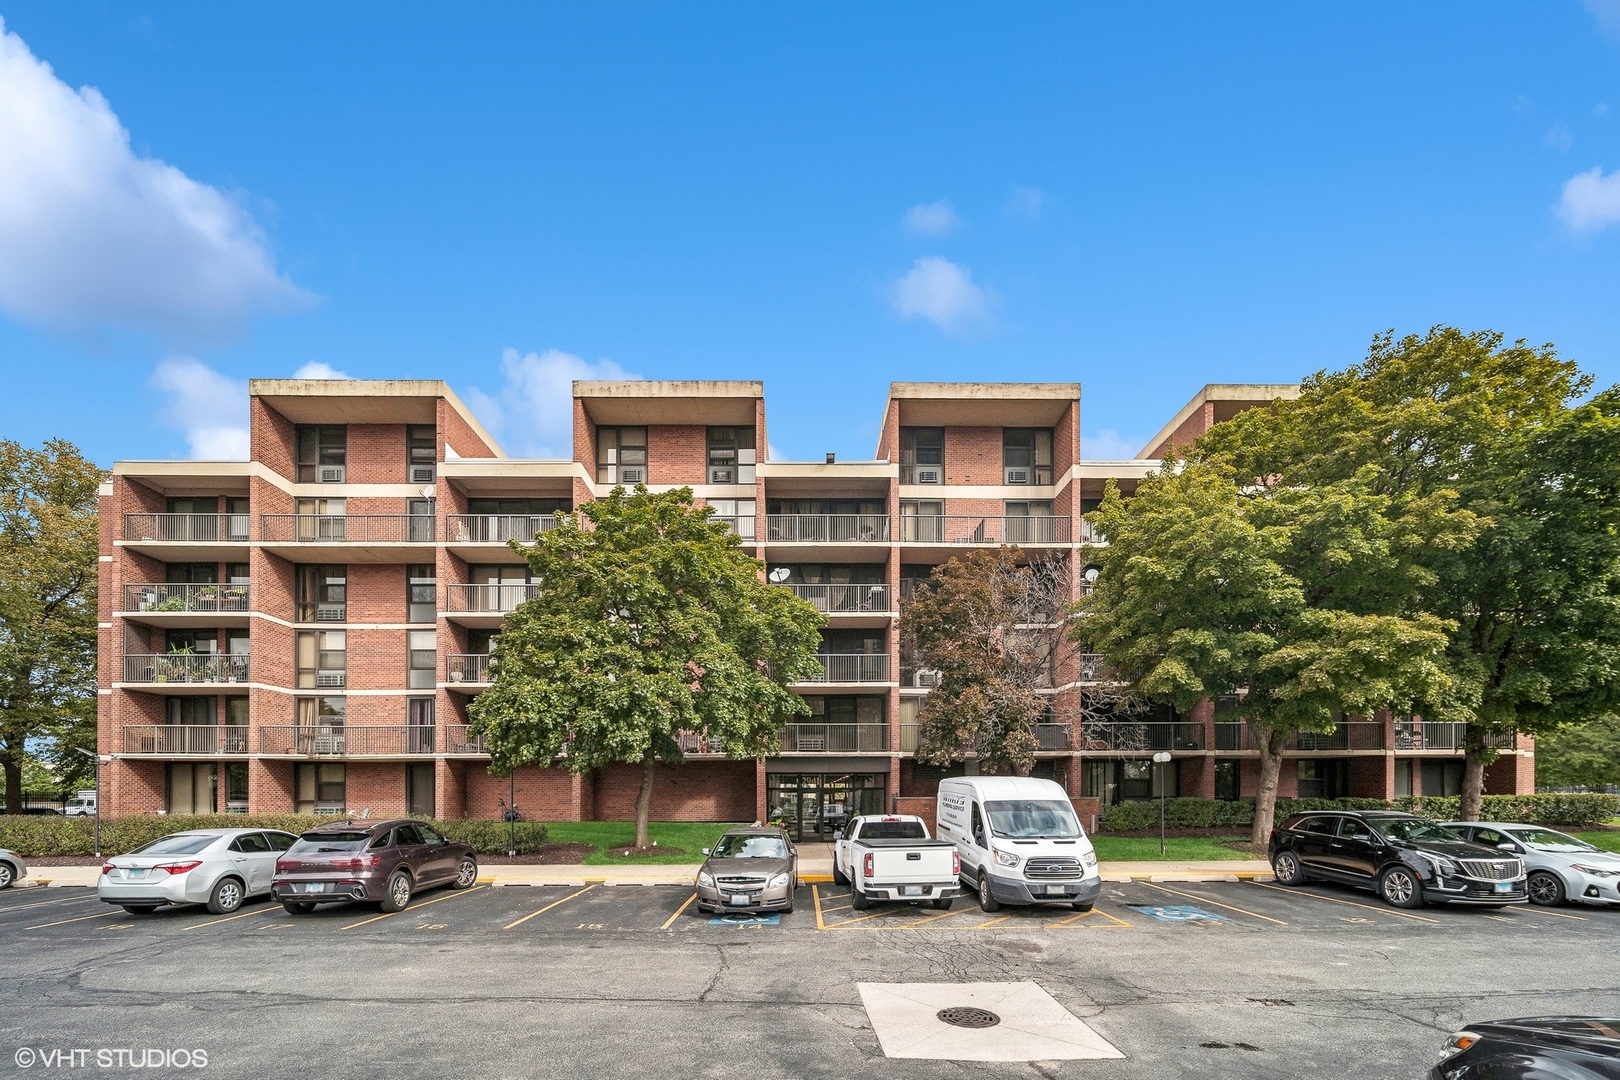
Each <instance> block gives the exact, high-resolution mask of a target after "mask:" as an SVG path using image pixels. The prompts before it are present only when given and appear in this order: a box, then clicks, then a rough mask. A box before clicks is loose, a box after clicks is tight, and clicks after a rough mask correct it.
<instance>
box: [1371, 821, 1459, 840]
mask: <svg viewBox="0 0 1620 1080" xmlns="http://www.w3.org/2000/svg"><path fill="white" fill-rule="evenodd" d="M1372 824H1373V827H1374V828H1376V829H1377V830H1378V831H1379V832H1381V833H1383V834H1384V835H1385V836H1387V837H1389V838H1390V839H1391V840H1437V841H1447V840H1461V839H1462V836H1461V835H1460V834H1458V833H1454V832H1452V831H1451V830H1450V829H1447V828H1443V827H1441V826H1439V825H1436V824H1434V822H1432V821H1424V820H1423V819H1422V818H1389V819H1384V820H1379V821H1375V822H1373V823H1372Z"/></svg>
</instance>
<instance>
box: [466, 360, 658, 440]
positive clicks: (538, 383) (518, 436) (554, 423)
mask: <svg viewBox="0 0 1620 1080" xmlns="http://www.w3.org/2000/svg"><path fill="white" fill-rule="evenodd" d="M501 378H502V384H501V388H500V390H498V391H497V392H495V393H494V394H486V393H485V392H484V391H482V390H479V389H477V388H476V387H474V388H473V389H470V390H468V391H467V395H466V397H467V405H468V407H469V408H471V409H472V411H473V412H474V413H475V414H477V416H478V418H479V419H480V420H482V421H483V422H484V425H485V426H486V427H488V428H489V429H490V431H492V432H494V433H495V434H496V435H497V437H501V438H504V439H506V440H508V441H509V442H510V445H508V446H507V447H506V450H507V452H508V453H515V454H519V455H524V456H530V457H563V458H570V457H573V454H574V446H573V430H574V387H573V382H574V380H575V379H639V378H641V376H640V375H632V374H630V373H629V372H627V371H625V370H624V369H623V368H621V367H620V366H619V365H618V364H616V363H614V362H613V361H612V360H598V361H596V362H595V363H591V362H590V361H589V360H582V359H580V358H579V357H577V356H574V355H573V354H572V353H565V352H563V351H561V350H560V349H547V350H546V351H545V352H543V353H533V352H531V353H521V354H520V353H519V352H518V351H517V350H516V349H507V350H505V351H504V352H502V353H501Z"/></svg>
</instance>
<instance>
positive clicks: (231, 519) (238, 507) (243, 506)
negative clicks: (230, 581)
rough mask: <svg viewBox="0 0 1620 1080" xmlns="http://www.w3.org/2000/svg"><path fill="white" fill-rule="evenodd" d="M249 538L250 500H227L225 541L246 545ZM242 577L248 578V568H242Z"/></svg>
mask: <svg viewBox="0 0 1620 1080" xmlns="http://www.w3.org/2000/svg"><path fill="white" fill-rule="evenodd" d="M247 538H248V500H247V499H246V498H227V499H226V500H225V539H227V540H236V541H239V542H241V543H246V542H247ZM242 576H243V577H244V578H246V577H247V568H246V567H243V568H242Z"/></svg>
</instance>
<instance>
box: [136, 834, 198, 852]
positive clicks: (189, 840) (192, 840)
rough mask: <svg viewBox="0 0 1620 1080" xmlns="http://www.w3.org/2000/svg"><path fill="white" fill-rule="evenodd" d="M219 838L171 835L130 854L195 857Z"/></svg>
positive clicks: (196, 835)
mask: <svg viewBox="0 0 1620 1080" xmlns="http://www.w3.org/2000/svg"><path fill="white" fill-rule="evenodd" d="M218 839H219V837H217V836H199V835H198V834H197V833H170V834H169V835H168V836H162V837H159V838H158V839H156V840H154V841H152V842H151V843H150V844H147V845H146V846H145V847H138V848H136V849H135V850H134V851H132V852H130V854H131V855H195V854H197V852H199V851H201V850H202V849H203V848H205V847H207V846H208V845H209V844H212V843H213V842H214V841H215V840H218Z"/></svg>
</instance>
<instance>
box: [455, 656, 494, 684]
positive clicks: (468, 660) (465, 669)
mask: <svg viewBox="0 0 1620 1080" xmlns="http://www.w3.org/2000/svg"><path fill="white" fill-rule="evenodd" d="M444 674H445V678H446V679H447V680H448V681H449V682H450V683H452V684H460V685H471V686H485V685H487V684H488V683H489V654H488V653H450V654H449V655H447V656H446V657H445V658H444Z"/></svg>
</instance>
